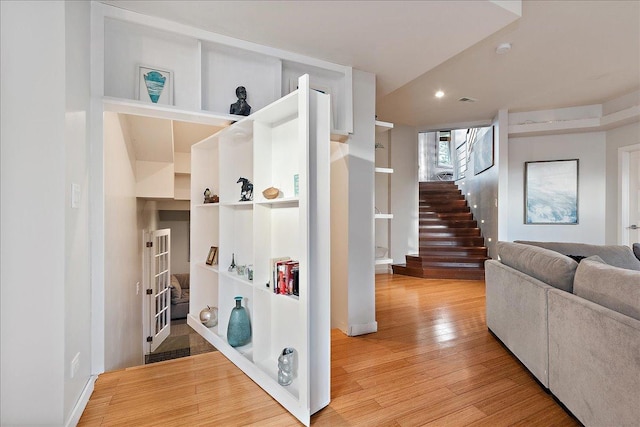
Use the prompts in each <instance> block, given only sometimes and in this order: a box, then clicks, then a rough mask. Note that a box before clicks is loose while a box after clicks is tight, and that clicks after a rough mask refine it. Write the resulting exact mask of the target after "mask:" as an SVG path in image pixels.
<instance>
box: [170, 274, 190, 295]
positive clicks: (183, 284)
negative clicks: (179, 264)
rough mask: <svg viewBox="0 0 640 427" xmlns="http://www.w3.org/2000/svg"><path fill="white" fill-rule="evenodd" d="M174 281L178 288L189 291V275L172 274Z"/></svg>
mask: <svg viewBox="0 0 640 427" xmlns="http://www.w3.org/2000/svg"><path fill="white" fill-rule="evenodd" d="M173 275H174V276H176V279H178V282H179V283H180V288H182V290H183V291H184V290H185V289H189V273H174V274H173Z"/></svg>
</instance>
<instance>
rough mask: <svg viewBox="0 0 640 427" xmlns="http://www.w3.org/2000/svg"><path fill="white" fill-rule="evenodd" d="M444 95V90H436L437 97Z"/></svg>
mask: <svg viewBox="0 0 640 427" xmlns="http://www.w3.org/2000/svg"><path fill="white" fill-rule="evenodd" d="M443 96H444V92H443V91H441V90H439V91H437V92H436V98H442V97H443Z"/></svg>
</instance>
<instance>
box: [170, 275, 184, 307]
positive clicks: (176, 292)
mask: <svg viewBox="0 0 640 427" xmlns="http://www.w3.org/2000/svg"><path fill="white" fill-rule="evenodd" d="M170 286H171V300H172V301H175V300H178V299H180V298H182V287H181V286H180V282H179V281H178V278H177V277H176V276H175V274H172V275H171V284H170Z"/></svg>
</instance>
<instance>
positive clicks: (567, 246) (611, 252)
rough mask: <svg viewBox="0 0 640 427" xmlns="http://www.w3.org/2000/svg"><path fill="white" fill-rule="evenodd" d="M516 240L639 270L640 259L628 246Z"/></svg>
mask: <svg viewBox="0 0 640 427" xmlns="http://www.w3.org/2000/svg"><path fill="white" fill-rule="evenodd" d="M516 242H518V243H523V244H526V245H533V246H539V247H541V248H546V249H551V250H552V251H556V252H559V253H561V254H563V255H579V256H584V257H590V256H591V255H598V256H599V257H600V258H602V259H603V260H604V262H606V263H607V264H609V265H614V266H616V267H620V268H628V269H629V270H640V260H638V258H636V257H635V255H634V254H633V251H632V250H631V248H630V247H629V246H624V245H591V244H588V243H567V242H532V241H526V240H516Z"/></svg>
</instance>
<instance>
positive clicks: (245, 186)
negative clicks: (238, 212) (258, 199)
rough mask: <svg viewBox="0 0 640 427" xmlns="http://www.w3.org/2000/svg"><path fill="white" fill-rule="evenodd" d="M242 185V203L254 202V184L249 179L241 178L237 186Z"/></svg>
mask: <svg viewBox="0 0 640 427" xmlns="http://www.w3.org/2000/svg"><path fill="white" fill-rule="evenodd" d="M240 182H241V183H242V188H241V189H240V201H241V202H249V201H251V200H253V184H252V183H251V181H249V180H248V179H247V178H243V177H240V178H238V181H236V184H238V183H240Z"/></svg>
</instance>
